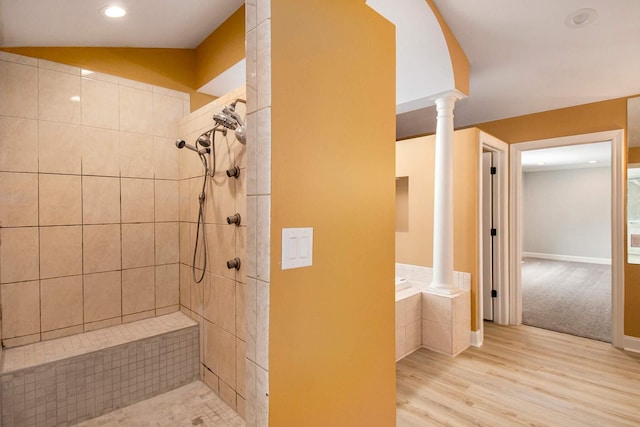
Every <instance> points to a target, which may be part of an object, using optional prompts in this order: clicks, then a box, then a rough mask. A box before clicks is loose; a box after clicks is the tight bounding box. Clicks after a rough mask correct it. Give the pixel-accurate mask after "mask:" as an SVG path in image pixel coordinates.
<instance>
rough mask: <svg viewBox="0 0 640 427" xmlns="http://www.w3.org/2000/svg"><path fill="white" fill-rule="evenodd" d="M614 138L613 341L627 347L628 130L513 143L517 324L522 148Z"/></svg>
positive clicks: (514, 310) (514, 318)
mask: <svg viewBox="0 0 640 427" xmlns="http://www.w3.org/2000/svg"><path fill="white" fill-rule="evenodd" d="M604 141H610V142H611V329H612V331H611V332H612V333H611V344H612V345H613V346H614V347H619V348H622V347H623V340H624V249H625V247H624V245H625V231H624V230H625V229H624V226H625V224H624V221H625V217H624V215H625V206H624V201H625V198H624V185H625V183H624V180H625V169H624V159H625V156H624V154H625V153H624V130H623V129H617V130H611V131H604V132H596V133H589V134H583V135H573V136H566V137H558V138H549V139H541V140H535V141H527V142H520V143H517V144H511V145H510V147H509V148H510V158H511V181H510V182H511V188H510V200H511V209H510V216H511V227H510V236H511V238H510V253H511V261H510V264H511V266H510V267H511V268H510V270H511V280H510V282H511V289H510V291H511V292H510V304H509V305H510V314H509V320H510V323H511V324H513V325H520V324H521V323H522V283H521V278H522V275H521V265H520V261H521V259H522V197H521V196H522V156H521V154H522V152H523V151H528V150H537V149H541V148H552V147H562V146H567V145H578V144H589V143H592V142H604Z"/></svg>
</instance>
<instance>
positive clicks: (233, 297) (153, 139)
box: [0, 52, 246, 415]
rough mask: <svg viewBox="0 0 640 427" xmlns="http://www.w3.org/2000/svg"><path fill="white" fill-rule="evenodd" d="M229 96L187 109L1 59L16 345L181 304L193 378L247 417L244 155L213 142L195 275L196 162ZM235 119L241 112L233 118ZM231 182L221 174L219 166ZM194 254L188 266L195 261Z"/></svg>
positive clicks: (150, 91)
mask: <svg viewBox="0 0 640 427" xmlns="http://www.w3.org/2000/svg"><path fill="white" fill-rule="evenodd" d="M235 98H244V91H243V90H242V91H237V92H235V93H233V94H230V95H229V96H227V97H222V98H220V99H218V100H216V101H215V102H214V103H212V104H210V105H209V106H206V107H203V108H202V109H200V110H198V111H196V112H194V113H192V114H189V96H188V94H186V93H182V92H177V91H174V90H169V89H165V88H161V87H157V86H152V85H149V84H144V83H139V82H135V81H131V80H127V79H123V78H119V77H115V76H110V75H105V74H101V73H92V72H90V71H87V70H81V69H80V68H76V67H71V66H67V65H62V64H57V63H53V62H49V61H45V60H41V59H34V58H28V57H24V56H19V55H13V54H9V53H4V52H0V305H1V307H2V324H1V326H0V330H1V331H2V336H1V339H2V344H3V346H4V347H5V348H12V347H16V346H21V345H25V344H30V343H35V342H38V341H41V340H42V341H44V340H50V339H54V338H59V337H64V336H71V335H74V334H78V333H82V332H84V331H91V330H94V329H99V328H104V327H108V326H113V325H118V324H121V323H127V322H133V321H136V320H141V319H146V318H150V317H154V316H161V315H164V314H168V313H172V312H176V311H178V310H181V311H182V312H183V313H185V314H187V315H188V316H190V317H191V318H193V319H194V320H196V321H197V322H198V323H199V325H200V333H199V337H200V347H199V348H200V362H201V363H200V366H201V371H200V374H201V378H202V379H203V380H204V381H205V382H206V383H207V384H208V385H209V386H210V387H211V388H213V389H214V391H216V393H218V394H219V395H220V396H221V397H222V399H223V400H224V401H225V402H226V403H227V404H229V406H231V407H232V408H233V409H234V410H236V411H237V412H238V413H239V414H240V415H243V414H244V403H245V393H244V351H245V350H244V349H245V332H244V331H245V325H244V323H245V321H244V316H245V314H244V313H245V310H244V294H245V283H246V280H245V277H244V272H243V269H242V268H240V270H238V271H236V270H229V269H227V267H226V261H227V260H228V259H232V258H235V257H238V258H240V259H241V260H243V258H244V250H245V249H244V247H245V238H246V225H245V223H243V222H241V224H240V225H239V226H237V225H233V224H232V225H229V224H227V222H226V217H227V216H229V215H232V214H235V213H239V214H240V216H241V218H243V219H245V217H246V215H245V213H246V207H245V205H246V196H245V195H246V190H245V188H246V187H245V185H246V184H245V177H246V169H245V168H246V161H245V159H244V151H245V147H244V146H243V145H241V144H239V143H238V142H237V141H235V139H234V138H233V136H232V133H229V134H228V135H227V136H226V137H222V135H221V134H219V135H216V158H217V162H216V163H217V169H218V170H217V173H216V174H215V176H214V177H213V178H211V179H210V181H209V183H208V190H207V204H206V210H205V212H206V216H205V225H206V226H205V229H206V239H207V246H208V258H209V259H208V265H207V271H206V274H205V279H204V280H203V282H202V283H200V284H196V283H194V282H193V280H192V278H191V277H192V276H191V265H192V264H193V260H192V256H193V246H194V240H195V232H196V218H197V217H195V218H194V210H195V214H196V215H197V208H198V199H197V197H198V193H199V192H200V188H199V186H200V185H201V176H202V173H203V171H202V166H201V164H200V163H199V160H198V158H197V155H196V154H195V153H193V152H187V150H178V149H177V148H176V146H175V144H174V143H175V140H176V138H177V137H178V136H181V137H182V138H184V139H185V140H187V141H188V142H189V143H193V142H194V141H195V138H197V136H198V135H200V133H202V131H204V130H208V129H210V128H211V127H212V126H213V121H212V115H213V113H214V112H215V111H217V110H218V109H221V108H222V106H223V105H224V104H225V103H228V102H231V101H232V100H233V99H235ZM241 114H242V115H244V111H241ZM236 165H237V166H239V167H240V168H241V171H240V175H239V178H237V179H236V178H233V177H231V178H230V177H227V175H226V173H225V171H226V169H228V168H229V167H232V166H236ZM200 261H201V256H200V258H198V259H196V266H198V265H201V264H199V262H200Z"/></svg>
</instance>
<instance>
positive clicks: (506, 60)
mask: <svg viewBox="0 0 640 427" xmlns="http://www.w3.org/2000/svg"><path fill="white" fill-rule="evenodd" d="M434 1H435V3H436V5H437V7H438V9H439V10H440V12H441V13H442V15H443V17H444V19H445V21H446V22H447V23H448V24H449V27H450V28H451V30H452V31H453V33H454V35H455V36H456V38H457V39H458V41H459V42H460V45H461V46H462V49H463V50H464V51H465V53H466V55H467V57H468V59H469V62H470V65H471V79H470V80H471V81H470V84H471V94H470V96H469V97H468V98H467V99H464V100H462V101H459V102H458V104H457V105H456V109H455V125H456V127H461V126H467V125H471V124H476V123H481V122H484V121H490V120H497V119H502V118H507V117H515V116H519V115H523V114H529V113H534V112H540V111H547V110H552V109H557V108H562V107H568V106H573V105H580V104H586V103H589V102H595V101H601V100H605V99H613V98H619V97H623V96H628V95H633V94H638V93H640V25H638V18H639V17H640V1H638V0H562V1H557V0H517V1H514V0H482V1H480V0H455V1H451V0H434ZM582 8H593V9H595V10H596V11H597V12H598V15H597V17H596V19H595V20H594V21H593V22H592V23H591V24H589V25H587V26H585V27H584V28H569V27H568V26H566V25H565V19H566V18H567V16H568V15H569V14H571V13H572V12H574V11H576V10H578V9H582ZM434 115H435V109H434V108H428V109H423V110H418V111H413V112H410V113H405V114H401V115H399V116H398V120H397V133H398V136H399V137H403V136H409V135H416V134H420V133H430V132H433V131H434V129H435V127H434V123H435V122H434V118H433V117H434Z"/></svg>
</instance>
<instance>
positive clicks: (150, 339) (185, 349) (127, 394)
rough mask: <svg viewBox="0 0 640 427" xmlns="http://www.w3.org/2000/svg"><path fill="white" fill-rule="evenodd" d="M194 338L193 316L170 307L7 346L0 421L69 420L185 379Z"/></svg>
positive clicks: (193, 371) (194, 354)
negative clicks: (158, 313) (141, 317)
mask: <svg viewBox="0 0 640 427" xmlns="http://www.w3.org/2000/svg"><path fill="white" fill-rule="evenodd" d="M198 345H199V343H198V326H197V324H196V323H195V322H193V321H192V320H191V319H189V318H187V317H186V316H184V315H182V314H181V313H174V314H171V315H168V316H163V317H158V318H156V319H147V320H144V321H141V323H138V322H136V323H134V324H131V325H118V326H114V327H111V328H107V329H103V330H101V331H93V332H88V333H85V334H82V335H75V336H73V337H65V338H59V339H56V340H52V341H48V342H43V343H37V344H33V345H31V346H25V347H27V348H25V347H20V348H16V349H9V350H5V352H4V355H5V365H6V364H7V359H8V360H9V364H10V365H12V368H10V369H5V370H3V372H2V373H0V387H1V389H0V401H1V402H2V405H1V406H0V417H1V418H0V419H1V420H2V423H1V424H2V425H3V426H6V427H12V426H22V425H30V426H48V425H60V426H66V425H71V424H74V423H76V422H79V421H82V420H85V419H88V418H92V417H96V416H98V415H102V414H105V413H108V412H111V411H113V410H115V409H118V408H122V407H124V406H127V405H130V404H132V403H135V402H139V401H141V400H144V399H148V398H150V397H152V396H155V395H158V394H160V393H163V392H165V391H168V390H172V389H174V388H176V387H179V386H181V385H184V384H187V383H189V382H191V381H193V380H194V379H197V377H198ZM39 350H40V351H39ZM18 353H21V354H18ZM27 353H33V355H32V356H31V357H29V355H28V354H27ZM72 355H73V356H72ZM41 356H42V358H40V357H41ZM61 357H64V358H61ZM29 359H30V360H29ZM18 362H22V363H18Z"/></svg>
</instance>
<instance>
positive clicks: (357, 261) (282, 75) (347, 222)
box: [269, 0, 396, 426]
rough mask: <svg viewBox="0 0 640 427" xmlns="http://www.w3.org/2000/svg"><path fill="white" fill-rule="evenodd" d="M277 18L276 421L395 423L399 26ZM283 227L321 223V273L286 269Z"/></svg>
mask: <svg viewBox="0 0 640 427" xmlns="http://www.w3.org/2000/svg"><path fill="white" fill-rule="evenodd" d="M271 16H272V27H271V28H272V38H271V46H272V55H271V60H272V76H273V77H272V121H271V124H272V160H271V170H272V186H271V191H272V193H271V236H272V238H271V246H270V251H271V289H270V292H271V293H270V296H271V300H270V304H271V305H270V328H269V331H270V332H269V333H270V335H269V346H270V347H269V379H270V384H269V389H270V391H269V399H270V406H269V421H270V424H271V425H274V426H303V425H304V426H338V425H343V426H374V425H380V426H383V425H384V426H391V425H395V420H396V418H395V407H396V401H395V360H394V359H395V339H394V333H395V331H394V286H393V277H394V237H393V233H394V231H393V230H394V218H395V212H394V211H395V199H394V193H395V189H394V188H395V187H394V163H395V162H394V158H395V143H394V141H395V125H394V124H395V38H394V28H393V26H392V25H391V24H390V23H389V22H388V21H386V20H384V19H383V18H382V17H381V16H379V15H377V14H376V13H375V12H374V11H373V10H372V9H370V8H369V7H368V6H366V4H365V3H364V2H343V1H339V0H331V1H326V0H311V1H306V2H296V1H286V0H272V2H271ZM372 70H375V72H373V71H372ZM284 227H313V229H314V241H313V266H311V267H307V268H300V269H294V270H284V271H283V270H281V268H280V259H281V256H282V254H281V243H280V240H281V239H280V236H281V230H282V228H284Z"/></svg>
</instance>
